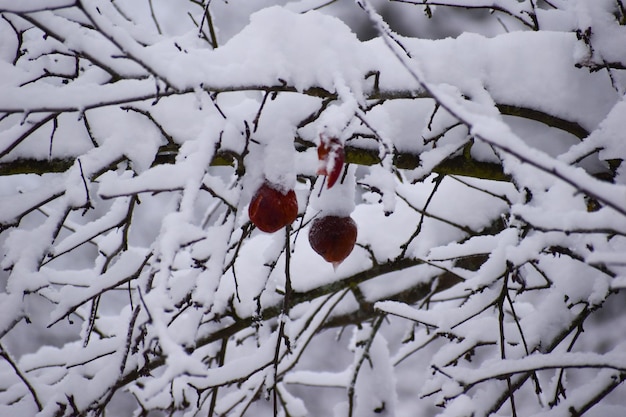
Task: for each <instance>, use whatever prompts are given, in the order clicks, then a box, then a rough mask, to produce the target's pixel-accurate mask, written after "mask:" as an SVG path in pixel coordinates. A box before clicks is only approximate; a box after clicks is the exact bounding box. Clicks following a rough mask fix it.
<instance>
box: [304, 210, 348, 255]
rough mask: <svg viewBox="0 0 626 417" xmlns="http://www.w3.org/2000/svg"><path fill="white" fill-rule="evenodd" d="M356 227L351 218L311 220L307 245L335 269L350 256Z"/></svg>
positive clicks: (334, 217)
mask: <svg viewBox="0 0 626 417" xmlns="http://www.w3.org/2000/svg"><path fill="white" fill-rule="evenodd" d="M356 236H357V227H356V223H355V222H354V220H352V218H351V217H339V216H325V217H320V218H317V219H315V220H313V225H312V226H311V229H310V230H309V243H310V244H311V247H312V248H313V250H314V251H315V252H317V253H318V254H319V255H321V256H322V258H324V260H326V262H330V263H332V264H333V265H334V266H335V267H336V266H337V265H339V264H340V263H341V262H343V260H344V259H346V258H347V257H348V255H350V253H351V252H352V249H353V248H354V244H355V243H356Z"/></svg>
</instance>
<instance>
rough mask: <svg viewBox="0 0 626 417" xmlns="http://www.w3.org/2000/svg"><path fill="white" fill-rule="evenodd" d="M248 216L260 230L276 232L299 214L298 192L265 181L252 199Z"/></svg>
mask: <svg viewBox="0 0 626 417" xmlns="http://www.w3.org/2000/svg"><path fill="white" fill-rule="evenodd" d="M248 216H249V217H250V220H251V221H252V223H254V225H255V226H256V227H257V228H258V229H259V230H262V231H264V232H266V233H274V232H276V231H277V230H280V229H281V228H283V227H285V226H287V225H288V224H291V223H292V222H293V221H294V220H295V219H296V217H297V216H298V200H297V199H296V193H295V192H294V191H293V190H285V191H283V190H280V189H279V187H277V186H274V185H273V184H270V183H269V182H267V181H265V182H264V183H263V184H262V185H261V187H259V189H258V190H257V192H256V193H255V194H254V196H253V197H252V200H251V201H250V206H249V207H248Z"/></svg>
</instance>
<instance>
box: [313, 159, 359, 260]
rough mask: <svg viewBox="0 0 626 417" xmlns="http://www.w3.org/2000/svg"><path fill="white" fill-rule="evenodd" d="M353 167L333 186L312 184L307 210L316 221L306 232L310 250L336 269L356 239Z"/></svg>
mask: <svg viewBox="0 0 626 417" xmlns="http://www.w3.org/2000/svg"><path fill="white" fill-rule="evenodd" d="M355 169H356V168H355V167H349V168H348V169H347V170H346V173H345V178H344V180H343V181H338V182H336V183H335V184H334V187H332V188H328V187H324V185H323V184H322V182H321V181H318V182H317V183H316V184H315V188H314V189H313V192H312V194H311V195H312V197H311V200H310V204H309V205H310V207H311V208H312V209H313V210H315V218H314V220H313V221H312V222H311V228H310V229H309V243H310V245H311V248H312V249H313V250H314V251H315V252H316V253H317V254H319V255H320V256H321V257H322V258H324V260H325V261H326V262H329V263H331V264H332V265H333V267H334V268H335V269H337V267H338V266H339V265H340V264H341V263H342V262H343V261H344V260H345V259H346V258H347V257H348V256H349V255H350V253H352V250H353V249H354V245H355V243H356V238H357V225H356V223H355V221H354V220H353V219H352V218H351V217H350V214H351V213H352V211H354V198H355V183H356V178H355V175H354V172H355Z"/></svg>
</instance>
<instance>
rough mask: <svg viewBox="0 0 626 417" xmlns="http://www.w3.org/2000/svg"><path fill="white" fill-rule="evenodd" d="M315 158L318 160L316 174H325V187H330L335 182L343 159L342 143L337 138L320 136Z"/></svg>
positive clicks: (341, 167)
mask: <svg viewBox="0 0 626 417" xmlns="http://www.w3.org/2000/svg"><path fill="white" fill-rule="evenodd" d="M317 159H319V161H320V165H319V167H318V169H317V175H326V176H327V177H328V182H327V187H328V188H331V187H332V186H333V185H335V182H337V179H338V178H339V174H340V173H341V170H342V169H343V164H344V161H345V153H344V151H343V145H342V144H341V142H339V139H337V138H326V137H320V144H319V145H318V147H317Z"/></svg>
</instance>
